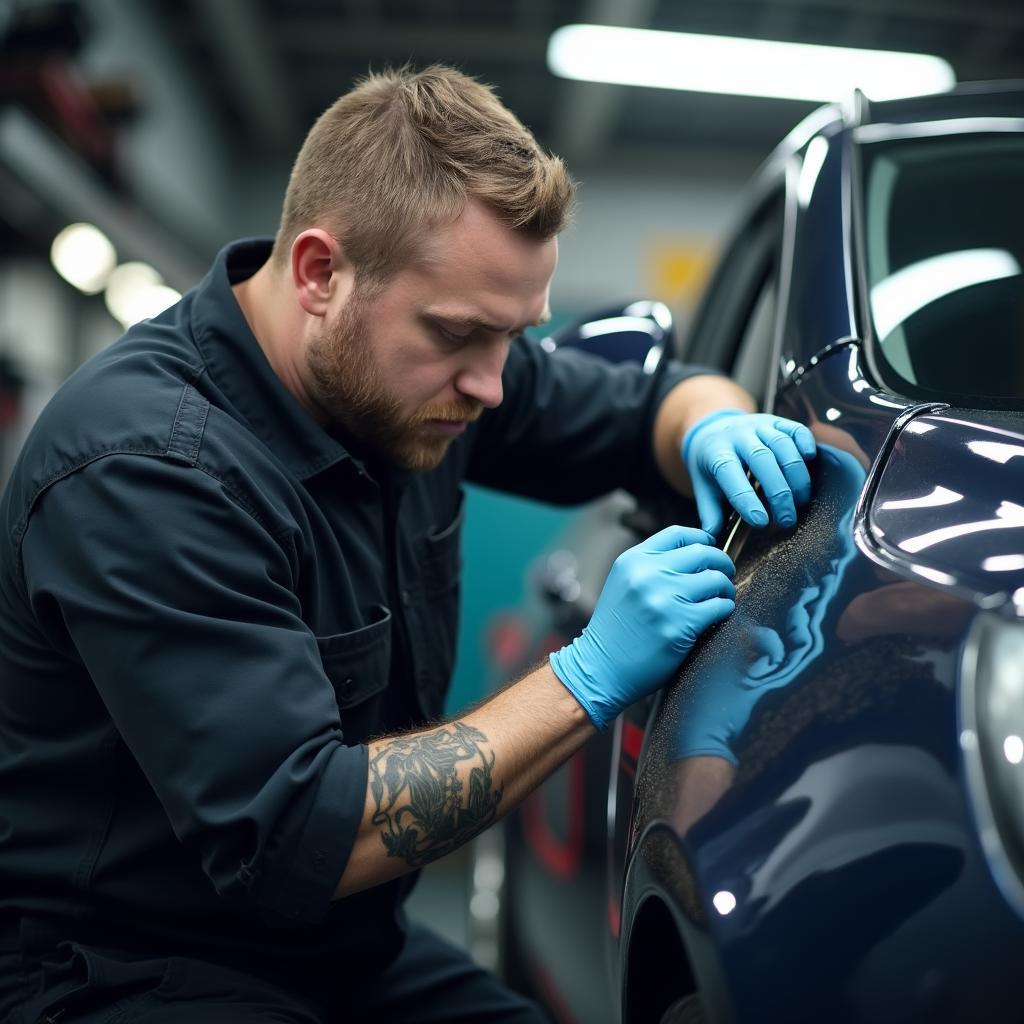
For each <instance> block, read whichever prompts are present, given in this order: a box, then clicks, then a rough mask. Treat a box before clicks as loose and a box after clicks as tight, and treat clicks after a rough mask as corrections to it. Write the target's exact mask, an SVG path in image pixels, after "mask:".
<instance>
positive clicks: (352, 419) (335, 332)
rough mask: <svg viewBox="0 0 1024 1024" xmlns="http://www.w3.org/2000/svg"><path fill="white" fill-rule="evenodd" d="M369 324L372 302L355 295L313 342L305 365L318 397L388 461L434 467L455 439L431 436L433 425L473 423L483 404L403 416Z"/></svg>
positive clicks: (334, 417)
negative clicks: (377, 356)
mask: <svg viewBox="0 0 1024 1024" xmlns="http://www.w3.org/2000/svg"><path fill="white" fill-rule="evenodd" d="M367 324H368V317H367V303H366V302H365V300H364V299H362V298H361V297H360V296H359V295H358V294H356V295H353V296H352V297H351V298H350V299H349V301H348V302H347V303H346V305H345V307H344V309H343V310H342V311H341V314H340V315H339V316H338V318H337V320H336V321H335V322H334V323H333V324H330V325H328V326H327V328H326V330H325V331H324V333H323V334H321V335H320V336H319V337H317V338H316V339H315V340H314V341H313V342H312V343H311V344H310V346H309V349H308V351H307V354H306V365H307V368H308V370H309V375H310V379H311V384H312V388H313V392H314V398H315V400H316V402H317V404H318V405H319V406H320V407H321V408H322V409H323V410H324V412H326V413H327V415H328V416H329V417H330V419H331V420H332V421H333V422H335V423H336V424H338V425H339V426H341V427H342V428H343V429H345V430H347V431H348V432H349V433H350V434H352V435H353V437H355V438H357V439H358V440H359V441H361V442H362V443H363V444H365V445H367V446H368V447H369V448H371V449H372V450H374V451H375V452H377V453H378V454H379V455H381V456H383V457H384V458H385V459H387V460H388V461H389V462H392V463H394V464H396V465H397V466H399V467H401V468H402V469H406V470H413V471H422V470H428V469H434V468H435V467H436V466H438V465H439V464H440V462H441V460H442V459H443V458H444V456H445V453H446V452H447V451H448V448H449V446H450V445H451V443H452V441H453V440H455V439H454V438H453V437H445V436H438V435H437V434H436V433H431V431H430V429H429V428H428V427H427V424H428V422H429V421H430V420H465V421H466V422H470V421H472V420H475V419H477V418H478V417H479V416H480V414H481V413H482V412H483V406H482V405H481V403H480V402H477V401H473V400H472V399H466V400H464V401H462V402H445V403H440V402H437V403H433V404H430V405H425V406H422V407H421V408H420V409H418V410H417V411H416V412H415V413H413V414H412V415H408V414H403V413H402V410H401V401H400V399H399V398H398V396H397V395H396V394H395V393H394V392H393V391H391V390H389V388H388V386H387V381H386V380H385V379H384V374H383V373H382V372H381V369H380V367H379V366H378V364H377V363H376V361H375V360H374V355H373V348H372V346H371V345H370V340H369V329H368V325H367Z"/></svg>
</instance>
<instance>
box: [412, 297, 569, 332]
mask: <svg viewBox="0 0 1024 1024" xmlns="http://www.w3.org/2000/svg"><path fill="white" fill-rule="evenodd" d="M423 312H424V314H425V315H426V316H428V317H431V318H433V319H435V320H441V321H444V323H446V324H449V325H452V326H461V327H466V328H473V329H479V330H482V331H489V332H491V333H493V334H508V333H514V332H518V331H522V330H524V329H525V328H527V327H539V326H540V325H541V324H546V323H547V322H548V321H549V320H550V319H551V310H550V308H549V307H548V305H547V303H546V302H545V304H544V309H543V310H542V311H541V313H540V314H539V315H538V316H536V317H533V318H531V319H528V320H527V321H526V322H524V323H517V322H508V321H507V320H505V319H503V318H502V317H500V316H495V315H494V314H493V313H488V312H483V311H480V310H477V309H474V308H471V307H468V306H464V305H446V304H431V305H428V306H426V307H425V309H424V311H423Z"/></svg>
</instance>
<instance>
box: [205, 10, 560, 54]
mask: <svg viewBox="0 0 1024 1024" xmlns="http://www.w3.org/2000/svg"><path fill="white" fill-rule="evenodd" d="M195 2H196V3H197V4H201V3H202V0H195ZM210 6H216V5H215V4H210ZM274 38H275V40H276V42H277V44H278V45H279V46H280V47H281V48H282V49H283V50H285V51H287V52H288V53H290V54H292V55H293V56H302V55H310V56H320V55H324V56H334V57H339V58H349V59H351V58H355V59H359V58H366V59H373V58H389V59H391V60H392V61H401V60H404V59H406V58H409V59H410V60H416V61H421V60H422V58H423V57H429V58H444V59H446V60H448V61H458V60H475V61H482V60H499V61H500V60H507V61H522V60H530V61H537V60H541V59H543V56H544V50H545V46H546V45H547V39H548V34H547V32H546V31H543V30H542V31H538V30H536V29H532V28H531V29H522V28H517V27H514V26H506V27H504V28H502V29H500V30H497V29H495V28H493V27H491V26H489V25H471V24H454V23H453V24H447V23H440V22H424V23H421V22H416V21H405V22H400V21H387V22H385V21H381V22H379V23H377V24H367V23H366V22H365V21H364V22H358V21H356V22H353V21H342V20H339V19H338V18H337V17H310V16H302V15H292V14H287V15H283V16H282V17H281V18H280V19H279V20H278V21H277V22H276V23H275V25H274Z"/></svg>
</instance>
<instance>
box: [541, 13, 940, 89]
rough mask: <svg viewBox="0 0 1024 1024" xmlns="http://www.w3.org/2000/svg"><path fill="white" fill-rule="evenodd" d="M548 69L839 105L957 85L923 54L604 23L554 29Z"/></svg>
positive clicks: (580, 76) (620, 81)
mask: <svg viewBox="0 0 1024 1024" xmlns="http://www.w3.org/2000/svg"><path fill="white" fill-rule="evenodd" d="M548 68H549V69H550V70H551V71H552V72H553V73H554V74H556V75H559V76H560V77H562V78H571V79H577V80H579V81H585V82H609V83H612V84H615V85H638V86H648V87H652V88H660V89H683V90H687V91H690V92H710V93H722V94H726V95H732V96H765V97H771V98H778V99H789V100H810V101H812V102H823V103H828V102H833V101H840V100H845V99H847V98H848V97H849V96H850V95H852V93H853V90H854V89H855V88H856V89H861V90H863V91H864V93H865V94H866V95H867V96H868V98H869V99H874V100H887V99H896V98H897V97H900V96H917V95H922V94H924V93H934V92H943V91H945V90H946V89H950V88H952V86H953V85H954V84H955V83H956V76H955V75H954V74H953V69H952V67H951V66H950V65H949V63H948V62H947V61H945V60H943V59H942V58H941V57H934V56H931V55H929V54H924V53H898V52H895V51H892V50H863V49H855V48H851V47H845V46H818V45H813V44H809V43H785V42H777V41H774V40H769V39H743V38H739V37H735V36H712V35H698V34H694V33H690V32H660V31H653V30H651V29H638V28H613V27H610V26H607V25H565V26H563V27H562V28H559V29H556V30H555V31H554V32H553V33H552V35H551V39H550V40H549V42H548Z"/></svg>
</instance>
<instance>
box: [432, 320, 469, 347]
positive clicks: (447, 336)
mask: <svg viewBox="0 0 1024 1024" xmlns="http://www.w3.org/2000/svg"><path fill="white" fill-rule="evenodd" d="M434 330H435V331H437V333H438V335H439V336H440V337H441V339H442V340H443V341H444V342H446V343H447V344H449V345H464V344H465V343H466V342H467V341H469V340H470V339H471V338H472V336H473V335H472V333H470V334H454V333H453V332H452V331H449V330H448V329H447V328H446V327H442V326H441V324H434Z"/></svg>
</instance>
